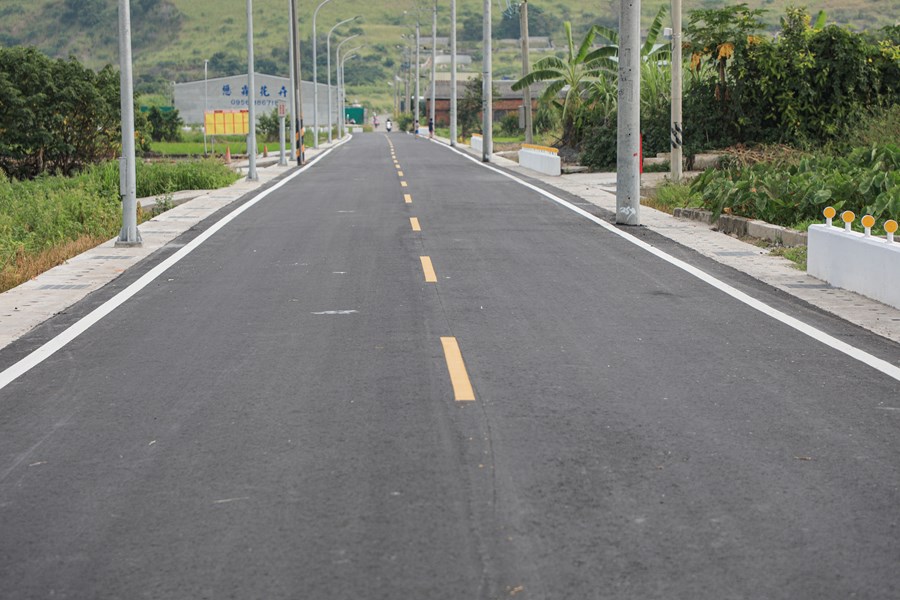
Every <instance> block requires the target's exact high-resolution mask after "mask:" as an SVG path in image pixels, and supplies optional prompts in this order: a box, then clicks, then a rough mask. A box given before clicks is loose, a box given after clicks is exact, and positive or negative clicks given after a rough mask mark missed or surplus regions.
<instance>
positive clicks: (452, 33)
mask: <svg viewBox="0 0 900 600" xmlns="http://www.w3.org/2000/svg"><path fill="white" fill-rule="evenodd" d="M450 145H451V146H455V145H456V0H450Z"/></svg>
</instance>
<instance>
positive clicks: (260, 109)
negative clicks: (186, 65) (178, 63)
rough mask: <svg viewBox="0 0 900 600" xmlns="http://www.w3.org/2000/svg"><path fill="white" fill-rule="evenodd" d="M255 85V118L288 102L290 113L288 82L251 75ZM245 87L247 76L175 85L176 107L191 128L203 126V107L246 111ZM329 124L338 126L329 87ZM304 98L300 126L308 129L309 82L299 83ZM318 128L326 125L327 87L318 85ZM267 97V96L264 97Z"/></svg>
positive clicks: (334, 96) (310, 115)
mask: <svg viewBox="0 0 900 600" xmlns="http://www.w3.org/2000/svg"><path fill="white" fill-rule="evenodd" d="M254 80H255V81H254V83H255V84H256V116H257V118H259V116H260V115H262V114H264V113H270V112H272V111H273V110H275V109H276V108H277V107H278V102H279V101H280V100H284V101H285V102H287V103H288V112H290V102H291V97H290V87H291V86H290V80H289V79H288V78H286V77H276V76H274V75H263V74H261V73H256V74H255V75H254ZM246 85H247V76H246V75H236V76H234V77H216V78H213V79H210V80H208V81H202V80H201V81H190V82H187V83H176V84H175V108H177V109H178V113H179V114H180V115H181V118H182V119H184V122H185V123H187V124H189V125H192V124H195V125H199V124H201V123H203V107H204V105H206V106H207V107H208V110H246V109H247V108H248V106H249V104H248V102H247V98H248V97H247V96H246V95H244V94H243V93H242V92H243V88H244V86H246ZM331 88H332V90H331V97H332V104H333V105H334V107H333V109H332V111H331V112H332V115H331V119H332V123H337V119H338V114H339V113H338V110H337V88H336V87H335V86H333V85H332V86H331ZM300 90H301V94H302V96H303V99H302V101H303V124H304V125H305V126H306V127H307V128H311V127H312V124H313V84H312V82H311V81H303V82H301V88H300ZM318 90H319V94H318V95H319V126H320V127H323V128H324V127H327V126H328V112H327V110H328V86H327V85H325V84H319V86H318ZM264 94H268V95H264Z"/></svg>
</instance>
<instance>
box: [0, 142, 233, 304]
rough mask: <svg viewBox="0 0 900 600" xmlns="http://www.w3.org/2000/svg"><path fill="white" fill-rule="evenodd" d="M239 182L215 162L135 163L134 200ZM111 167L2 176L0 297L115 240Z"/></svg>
mask: <svg viewBox="0 0 900 600" xmlns="http://www.w3.org/2000/svg"><path fill="white" fill-rule="evenodd" d="M237 179H238V175H236V174H235V173H234V172H233V171H231V170H230V169H229V168H228V167H226V166H225V165H223V164H221V163H220V162H218V161H215V160H201V161H187V162H178V163H174V162H173V163H152V164H151V163H143V162H139V163H138V169H137V194H138V197H146V196H154V195H163V194H166V193H171V192H174V191H179V190H193V189H214V188H220V187H224V186H227V185H230V184H231V183H233V182H234V181H236V180H237ZM121 221H122V205H121V201H120V199H119V167H118V164H117V163H115V162H109V163H104V164H100V165H96V166H93V167H90V168H88V169H86V170H85V171H84V172H82V173H81V174H79V175H77V176H75V177H61V176H42V177H38V178H37V179H34V180H31V181H16V180H9V179H8V178H7V177H6V176H5V175H3V174H2V172H0V292H2V291H6V290H8V289H11V288H13V287H15V286H17V285H19V284H20V283H23V282H25V281H27V280H29V279H31V278H33V277H35V276H37V275H38V274H40V273H42V272H44V271H46V270H48V269H50V268H52V267H54V266H56V265H58V264H60V263H62V262H64V261H65V260H67V259H69V258H71V257H73V256H75V255H77V254H79V253H81V252H84V251H85V250H87V249H89V248H92V247H94V246H96V245H98V244H100V243H102V242H105V241H106V240H108V239H110V238H112V237H114V236H115V235H116V234H117V233H118V232H119V228H120V227H121Z"/></svg>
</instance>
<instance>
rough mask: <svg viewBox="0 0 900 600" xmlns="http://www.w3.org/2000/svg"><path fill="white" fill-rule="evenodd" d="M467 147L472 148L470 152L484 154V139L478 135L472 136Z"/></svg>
mask: <svg viewBox="0 0 900 600" xmlns="http://www.w3.org/2000/svg"><path fill="white" fill-rule="evenodd" d="M469 146H471V147H472V150H477V151H478V152H484V138H483V137H482V136H481V134H480V133H473V134H472V141H471V142H469Z"/></svg>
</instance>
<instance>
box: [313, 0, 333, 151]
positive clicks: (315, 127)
mask: <svg viewBox="0 0 900 600" xmlns="http://www.w3.org/2000/svg"><path fill="white" fill-rule="evenodd" d="M329 2H331V0H322V2H320V3H319V5H318V6H317V7H316V10H314V11H313V18H312V61H313V148H318V147H319V77H318V60H317V59H316V15H318V14H319V9H320V8H322V7H323V6H325V5H326V4H328V3H329Z"/></svg>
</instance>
